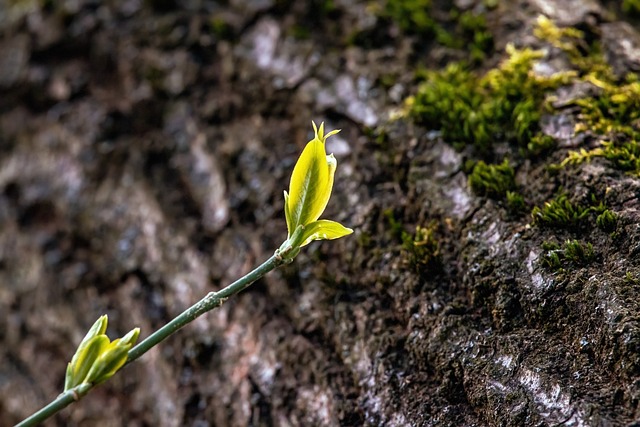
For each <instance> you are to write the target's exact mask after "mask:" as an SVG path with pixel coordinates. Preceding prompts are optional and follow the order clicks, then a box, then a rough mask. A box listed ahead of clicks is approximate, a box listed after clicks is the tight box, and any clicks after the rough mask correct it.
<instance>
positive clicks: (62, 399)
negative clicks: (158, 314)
mask: <svg viewBox="0 0 640 427" xmlns="http://www.w3.org/2000/svg"><path fill="white" fill-rule="evenodd" d="M290 261H291V259H286V258H283V257H281V256H279V255H277V254H275V255H273V256H271V258H269V259H268V260H266V261H265V262H263V263H262V264H261V265H260V266H258V267H257V268H256V269H254V270H253V271H251V272H250V273H248V274H246V275H245V276H243V277H241V278H240V279H238V280H236V281H235V282H233V283H232V284H230V285H229V286H227V287H226V288H224V289H221V290H219V291H218V292H209V293H208V294H207V295H206V296H205V297H204V298H202V299H201V300H200V301H198V302H197V303H195V304H193V305H192V306H191V307H189V308H188V309H186V310H185V311H183V312H182V313H180V314H179V315H178V316H177V317H175V318H174V319H173V320H172V321H170V322H169V323H167V324H166V325H164V326H163V327H162V328H160V329H158V330H157V331H155V332H154V333H152V334H151V335H149V336H148V337H147V338H145V339H144V340H143V341H141V342H140V343H138V345H136V346H135V347H133V348H132V349H131V350H129V353H128V358H127V364H129V363H131V362H133V361H134V360H136V359H137V358H139V357H140V356H142V355H143V354H145V353H146V352H147V351H149V350H150V349H152V348H153V347H154V346H156V345H158V344H159V343H161V342H162V341H164V340H165V339H167V337H169V336H170V335H172V334H173V333H175V332H177V331H178V330H179V329H181V328H182V327H183V326H185V325H188V324H189V323H191V322H193V321H194V320H195V319H197V318H198V317H200V316H202V315H203V314H204V313H206V312H208V311H211V310H213V309H214V308H217V307H220V306H221V305H222V304H223V303H224V302H225V301H226V300H227V298H229V297H230V296H232V295H235V294H237V293H238V292H240V291H242V290H244V289H246V288H247V287H248V286H249V285H251V284H252V283H253V282H255V281H256V280H258V279H259V278H261V277H262V276H264V275H265V274H267V273H268V272H270V271H271V270H273V269H275V268H278V267H280V266H281V265H283V264H286V263H288V262H290ZM93 387H94V386H93V384H88V383H85V384H80V385H79V386H77V387H74V388H72V389H70V390H67V391H65V392H64V393H62V394H60V395H59V396H58V397H57V398H56V399H55V400H53V401H52V402H51V403H49V404H48V405H47V406H45V407H44V408H42V409H40V410H39V411H38V412H36V413H34V414H33V415H31V416H30V417H28V418H26V419H25V420H23V421H22V422H20V423H19V424H17V425H16V427H31V426H35V425H37V424H39V423H41V422H43V421H44V420H46V419H47V418H49V417H51V416H52V415H54V414H56V413H57V412H60V411H61V410H62V409H64V408H66V407H67V406H69V405H70V404H71V403H73V402H75V401H77V400H80V399H81V398H82V397H83V396H84V395H85V394H87V393H88V392H89V390H91V389H92V388H93Z"/></svg>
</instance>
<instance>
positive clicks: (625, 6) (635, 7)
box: [622, 0, 640, 16]
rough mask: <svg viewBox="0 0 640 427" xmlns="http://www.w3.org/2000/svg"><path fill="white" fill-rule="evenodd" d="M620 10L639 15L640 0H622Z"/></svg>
mask: <svg viewBox="0 0 640 427" xmlns="http://www.w3.org/2000/svg"><path fill="white" fill-rule="evenodd" d="M622 11H623V12H624V13H626V14H628V15H631V16H640V0H622Z"/></svg>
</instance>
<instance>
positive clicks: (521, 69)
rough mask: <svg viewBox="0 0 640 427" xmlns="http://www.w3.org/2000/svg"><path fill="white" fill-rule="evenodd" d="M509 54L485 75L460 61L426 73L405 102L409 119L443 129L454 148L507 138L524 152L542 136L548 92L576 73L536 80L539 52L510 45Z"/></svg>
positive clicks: (480, 145)
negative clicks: (535, 68)
mask: <svg viewBox="0 0 640 427" xmlns="http://www.w3.org/2000/svg"><path fill="white" fill-rule="evenodd" d="M507 53H508V54H509V57H508V58H507V59H506V60H505V61H503V62H502V63H501V64H500V65H499V66H498V67H497V68H494V69H492V70H490V71H489V72H487V73H486V74H485V75H477V74H475V73H473V72H471V71H469V70H468V69H467V68H466V66H465V65H463V64H460V63H454V64H450V65H449V66H447V68H445V69H444V70H442V71H430V72H427V73H426V81H425V82H424V83H422V84H421V85H420V86H419V88H418V91H417V93H416V95H415V96H413V97H411V98H409V99H408V100H407V104H406V105H407V111H408V114H409V116H410V117H412V118H413V119H414V120H415V121H416V122H418V123H420V124H423V125H425V126H428V127H432V128H437V129H441V130H442V133H443V137H444V138H445V139H446V140H447V141H449V142H451V143H453V144H454V145H458V146H460V145H466V144H473V145H474V146H476V147H477V148H478V149H480V150H482V151H487V150H488V149H489V148H490V147H491V145H492V143H493V141H494V140H496V139H502V140H505V139H506V140H509V141H514V142H516V143H517V144H518V145H519V146H520V147H522V148H523V149H525V150H526V149H527V148H528V144H529V143H530V142H531V141H532V139H533V138H534V137H536V136H538V135H540V134H539V121H540V117H541V115H542V112H543V109H544V105H543V104H544V100H545V96H546V94H547V93H549V92H550V91H551V90H553V89H555V88H557V87H559V86H560V85H561V84H564V83H567V82H568V81H569V80H570V79H571V78H572V77H573V76H574V74H573V73H557V74H555V75H553V76H550V77H541V76H537V75H535V74H534V73H533V72H532V71H531V70H532V67H533V65H534V63H535V62H536V61H537V60H538V59H540V58H541V57H542V55H543V53H542V52H540V51H534V50H531V49H523V50H518V49H516V48H514V47H513V46H508V47H507ZM533 141H534V145H537V144H539V143H540V142H543V143H544V144H548V143H549V141H548V140H547V139H543V137H542V136H538V138H537V139H535V140H533ZM537 152H539V150H537Z"/></svg>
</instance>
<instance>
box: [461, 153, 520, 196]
mask: <svg viewBox="0 0 640 427" xmlns="http://www.w3.org/2000/svg"><path fill="white" fill-rule="evenodd" d="M515 176H516V174H515V171H514V170H513V168H512V167H511V165H510V164H509V161H508V160H506V159H505V160H504V161H503V162H502V163H501V164H499V165H487V164H486V163H485V162H483V161H482V160H480V161H479V162H478V163H476V165H475V166H474V168H473V172H471V175H469V185H470V186H471V188H472V189H473V191H475V192H476V194H478V195H480V196H488V197H492V198H495V199H504V198H505V197H506V196H507V192H508V191H512V190H514V189H515V187H516V181H515Z"/></svg>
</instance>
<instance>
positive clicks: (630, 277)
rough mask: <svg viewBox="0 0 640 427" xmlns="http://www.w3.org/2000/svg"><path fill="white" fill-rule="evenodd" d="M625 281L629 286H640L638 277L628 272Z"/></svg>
mask: <svg viewBox="0 0 640 427" xmlns="http://www.w3.org/2000/svg"><path fill="white" fill-rule="evenodd" d="M624 281H625V283H627V284H629V285H636V286H637V285H639V284H640V279H638V278H637V277H635V276H634V275H633V273H632V272H630V271H627V273H626V274H625V276H624Z"/></svg>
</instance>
